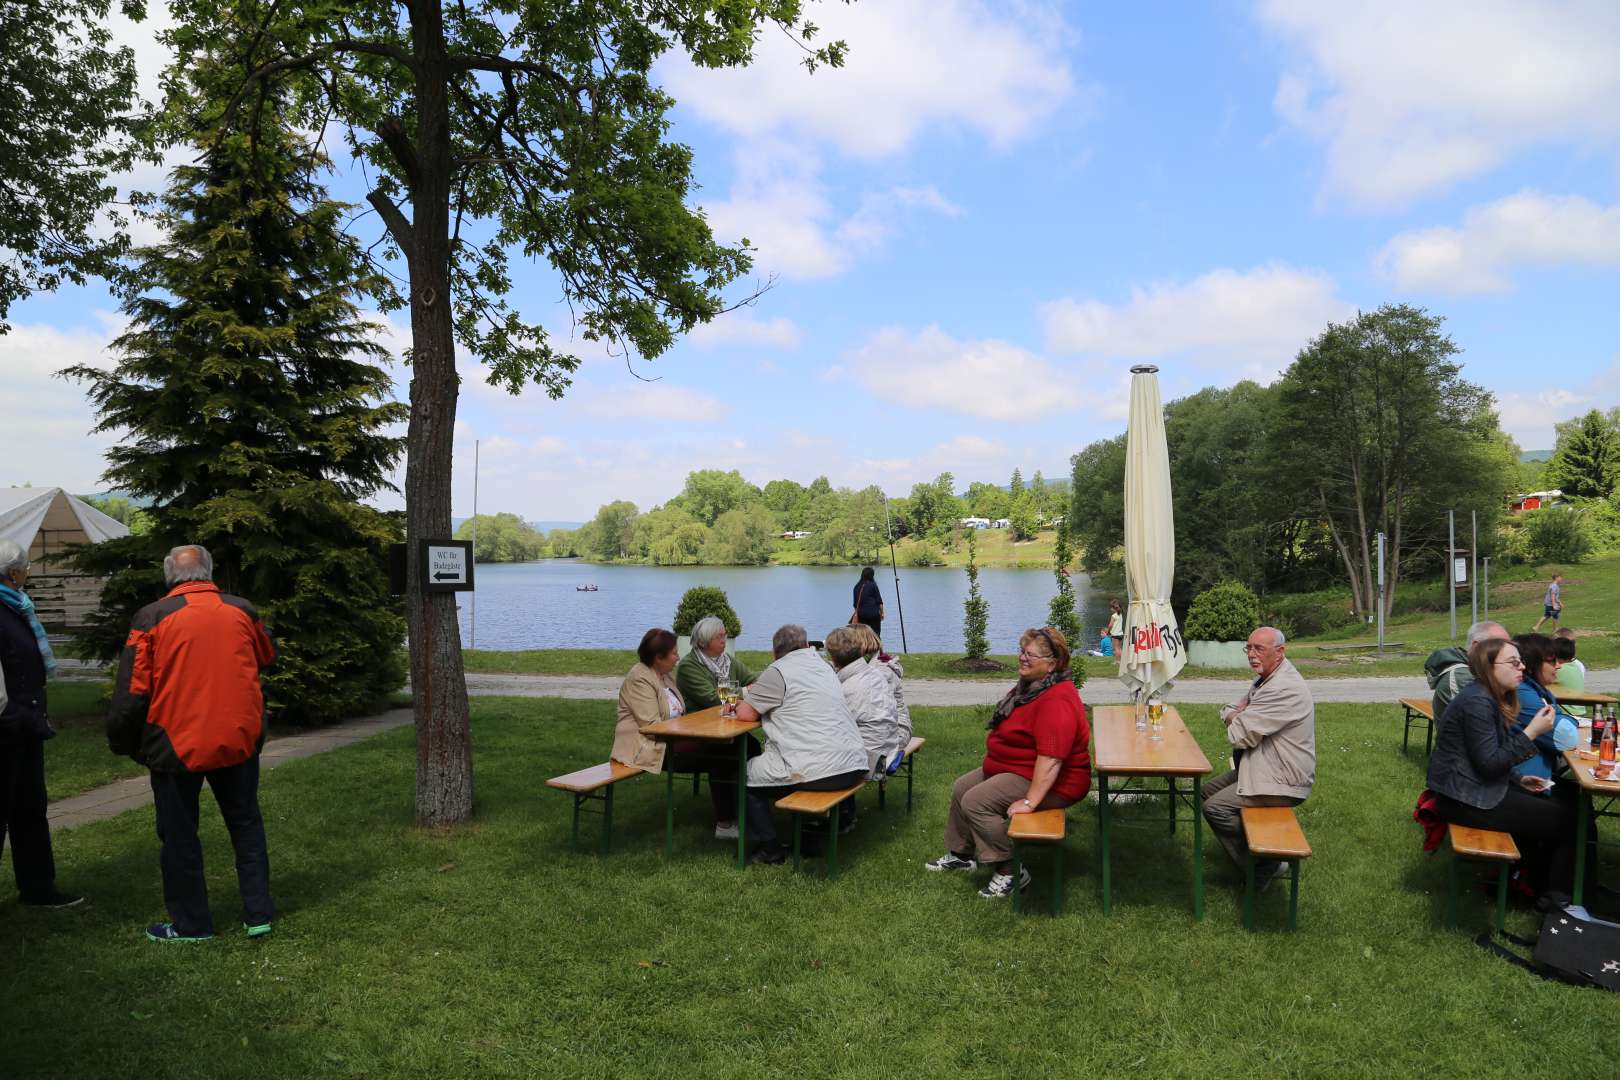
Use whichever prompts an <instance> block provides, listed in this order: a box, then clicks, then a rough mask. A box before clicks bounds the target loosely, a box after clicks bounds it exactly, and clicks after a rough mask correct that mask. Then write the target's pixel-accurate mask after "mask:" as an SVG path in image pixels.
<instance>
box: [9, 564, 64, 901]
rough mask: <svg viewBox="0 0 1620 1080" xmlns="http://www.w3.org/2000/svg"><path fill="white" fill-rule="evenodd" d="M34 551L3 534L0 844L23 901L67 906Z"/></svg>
mask: <svg viewBox="0 0 1620 1080" xmlns="http://www.w3.org/2000/svg"><path fill="white" fill-rule="evenodd" d="M29 569H30V564H29V561H28V552H26V551H24V550H23V548H22V545H21V544H18V543H17V542H16V541H14V540H0V847H4V846H5V844H7V843H8V842H9V843H10V845H11V869H12V872H13V873H14V874H15V875H16V878H17V899H18V901H19V902H20V903H21V904H22V905H23V906H24V907H35V908H68V907H73V906H74V905H75V904H79V903H81V902H83V900H84V897H82V896H80V895H79V894H78V893H68V892H63V891H62V890H61V889H58V888H57V887H56V860H55V858H54V857H53V855H52V852H51V830H50V826H49V824H48V823H47V821H46V816H45V808H46V805H47V803H48V801H49V800H48V797H47V795H46V793H45V740H46V739H49V738H51V737H52V736H53V735H55V734H56V731H55V729H54V728H52V727H51V722H50V719H49V713H48V711H47V709H46V705H45V680H46V679H48V678H49V677H50V675H51V673H52V672H53V671H55V669H56V657H55V656H54V655H52V653H51V646H50V641H49V639H47V638H46V636H45V630H44V628H43V627H42V626H40V624H39V618H38V617H37V616H36V615H35V614H34V602H33V601H32V600H30V599H29V598H28V593H27V592H25V591H24V590H25V588H26V586H27V584H28V571H29Z"/></svg>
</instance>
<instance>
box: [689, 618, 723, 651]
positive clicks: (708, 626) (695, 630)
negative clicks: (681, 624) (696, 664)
mask: <svg viewBox="0 0 1620 1080" xmlns="http://www.w3.org/2000/svg"><path fill="white" fill-rule="evenodd" d="M725 632H726V624H725V622H724V621H723V620H722V619H721V618H720V617H719V616H718V615H705V616H703V618H701V619H699V620H698V621H697V622H696V623H695V624H694V625H693V626H692V647H693V648H696V649H707V648H708V647H709V642H711V641H713V640H714V637H715V635H716V634H723V633H725Z"/></svg>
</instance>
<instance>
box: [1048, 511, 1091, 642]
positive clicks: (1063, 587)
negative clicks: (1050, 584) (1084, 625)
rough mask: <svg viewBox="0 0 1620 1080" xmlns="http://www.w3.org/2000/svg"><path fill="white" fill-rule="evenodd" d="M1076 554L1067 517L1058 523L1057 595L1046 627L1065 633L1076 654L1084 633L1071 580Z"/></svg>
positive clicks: (1054, 554)
mask: <svg viewBox="0 0 1620 1080" xmlns="http://www.w3.org/2000/svg"><path fill="white" fill-rule="evenodd" d="M1073 557H1074V553H1073V551H1072V550H1071V548H1070V545H1069V519H1068V517H1067V515H1065V516H1064V518H1063V520H1061V521H1059V522H1058V529H1057V545H1056V546H1055V547H1054V548H1053V549H1052V576H1053V577H1055V578H1057V595H1056V596H1054V597H1052V606H1051V608H1050V609H1049V610H1048V613H1047V616H1046V625H1048V626H1051V627H1055V628H1056V629H1058V630H1061V631H1063V636H1064V637H1065V638H1067V639H1068V641H1069V648H1070V649H1071V650H1073V651H1075V652H1079V651H1080V644H1081V640H1082V637H1083V631H1082V630H1081V628H1080V616H1079V615H1077V614H1076V613H1075V610H1074V583H1073V582H1071V581H1070V580H1069V562H1070V560H1071V559H1073Z"/></svg>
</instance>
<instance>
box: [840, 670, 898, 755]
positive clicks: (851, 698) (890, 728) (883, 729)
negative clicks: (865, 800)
mask: <svg viewBox="0 0 1620 1080" xmlns="http://www.w3.org/2000/svg"><path fill="white" fill-rule="evenodd" d="M838 681H839V683H840V684H841V686H842V688H843V691H844V704H845V705H847V706H849V711H850V713H852V714H853V715H854V717H855V726H856V728H858V729H859V730H860V733H861V745H862V746H863V747H865V748H866V757H867V768H868V769H870V770H871V777H872V779H874V780H880V779H882V778H883V775H884V773H883V767H884V766H885V765H886V764H887V763H888V761H889V758H891V757H892V756H894V753H895V751H897V750H899V749H900V748H901V747H902V746H904V745H905V743H903V742H901V741H899V730H900V728H899V718H898V717H897V716H896V715H895V707H894V693H893V692H892V691H891V690H890V689H889V677H888V676H887V675H886V674H884V672H883V670H882V667H881V665H874V664H870V663H868V662H867V661H866V660H865V659H861V660H856V661H855V662H854V663H852V664H849V665H848V666H846V667H843V668H840V669H839V671H838Z"/></svg>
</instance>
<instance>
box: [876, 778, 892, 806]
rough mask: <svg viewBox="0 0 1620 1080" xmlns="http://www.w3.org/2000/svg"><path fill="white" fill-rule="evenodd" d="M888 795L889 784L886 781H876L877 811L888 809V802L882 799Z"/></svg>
mask: <svg viewBox="0 0 1620 1080" xmlns="http://www.w3.org/2000/svg"><path fill="white" fill-rule="evenodd" d="M888 793H889V782H888V781H887V780H879V781H878V809H879V810H886V809H888V802H887V800H886V799H885V798H884V796H886V795H887V794H888Z"/></svg>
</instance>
